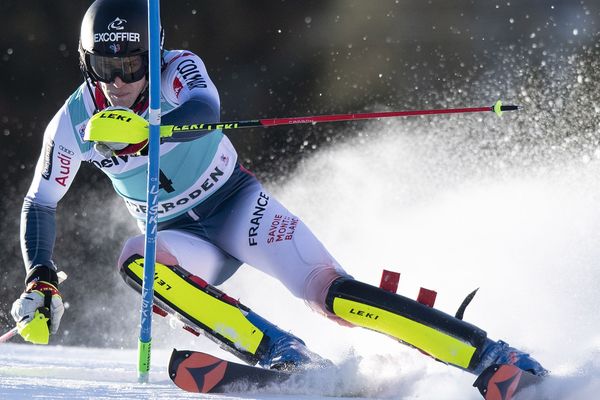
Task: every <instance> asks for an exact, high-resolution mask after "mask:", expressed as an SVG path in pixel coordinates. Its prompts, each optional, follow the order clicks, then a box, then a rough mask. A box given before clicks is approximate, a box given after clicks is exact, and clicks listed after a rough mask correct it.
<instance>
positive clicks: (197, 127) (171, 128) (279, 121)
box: [160, 100, 519, 138]
mask: <svg viewBox="0 0 600 400" xmlns="http://www.w3.org/2000/svg"><path fill="white" fill-rule="evenodd" d="M518 109H519V106H515V105H506V106H505V105H502V101H500V100H498V101H497V102H496V103H495V104H494V105H493V106H487V107H467V108H442V109H430V110H409V111H385V112H372V113H357V114H332V115H314V116H306V117H290V118H265V119H252V120H246V121H226V122H217V123H210V124H204V123H198V124H190V125H163V126H161V127H160V135H161V137H163V138H164V137H170V136H172V135H173V134H175V133H177V135H178V136H181V134H185V133H186V132H189V133H197V132H201V131H210V130H213V129H221V130H232V129H241V128H256V127H270V126H278V125H279V126H280V125H296V124H317V123H321V122H338V121H357V120H367V119H378V118H397V117H411V116H419V115H436V114H465V113H478V112H493V113H496V114H497V115H498V116H501V115H502V113H503V112H504V111H515V110H518Z"/></svg>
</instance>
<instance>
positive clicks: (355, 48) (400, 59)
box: [0, 0, 600, 346]
mask: <svg viewBox="0 0 600 400" xmlns="http://www.w3.org/2000/svg"><path fill="white" fill-rule="evenodd" d="M89 4H90V2H89V1H79V0H69V1H53V2H47V1H35V2H27V1H2V2H1V3H0V30H1V31H0V137H1V146H0V160H1V165H0V180H1V183H2V192H3V196H2V198H1V200H0V202H1V207H0V221H1V223H2V230H1V231H0V232H1V233H0V239H1V251H0V330H1V331H6V330H8V329H10V327H11V326H12V325H13V322H12V319H11V317H10V315H9V311H10V305H11V303H12V301H13V300H14V299H15V298H16V297H18V295H19V294H20V292H21V291H22V286H23V278H24V271H23V267H22V261H21V253H20V249H19V240H18V238H19V218H20V208H21V204H22V199H23V196H24V195H25V193H26V191H27V188H28V186H29V182H30V179H31V177H32V173H33V170H34V167H35V163H36V160H37V157H38V154H39V151H40V146H41V142H42V135H43V131H44V128H45V124H46V123H47V122H48V121H49V120H50V118H51V117H52V116H53V114H54V113H55V112H56V110H57V109H58V108H59V107H60V106H61V105H62V104H63V102H64V101H65V100H66V98H67V97H68V96H69V95H70V93H71V92H72V91H73V90H74V89H75V88H76V87H77V86H78V85H79V84H80V82H81V75H80V72H79V69H78V55H77V42H78V34H79V23H80V20H81V17H82V16H83V14H84V12H85V10H86V9H87V7H88V6H89ZM599 22H600V5H599V4H598V2H597V1H592V0H583V1H567V0H563V1H551V0H550V1H549V0H519V1H501V2H500V1H482V0H473V1H447V0H430V1H426V0H414V1H408V0H396V1H390V0H376V1H367V0H363V1H358V0H337V1H333V0H328V1H323V0H319V1H311V0H304V1H289V0H288V1H285V0H279V1H275V0H273V1H256V0H255V1H227V0H225V1H223V0H221V1H213V0H202V1H166V0H163V1H162V24H163V26H164V28H165V32H166V39H165V47H166V48H172V49H183V48H185V49H190V50H192V51H194V52H196V53H197V54H199V55H200V56H201V57H202V58H203V60H204V61H205V64H206V66H207V68H208V71H209V74H210V76H211V78H212V79H213V81H214V82H215V84H216V85H217V88H219V90H220V94H221V103H222V119H223V120H238V119H255V118H264V117H287V116H302V115H313V114H329V113H349V112H365V111H384V110H402V109H411V108H438V107H463V106H464V107H469V106H484V105H491V104H492V103H493V102H494V101H495V100H496V99H497V98H500V97H501V98H503V100H505V101H507V102H509V103H510V102H515V103H519V104H523V103H526V105H527V106H528V107H529V111H530V112H534V113H538V114H539V115H540V120H539V121H537V120H535V119H534V120H533V125H531V124H532V122H531V121H532V120H531V119H530V120H528V123H529V124H530V125H531V126H528V127H527V129H521V130H520V131H519V125H518V124H519V120H517V126H516V128H515V130H516V131H517V132H516V133H515V132H513V134H515V135H517V139H518V140H517V142H519V143H520V144H521V145H522V146H526V145H527V143H529V142H531V140H532V132H534V131H535V132H536V134H537V135H538V136H537V138H539V137H541V135H544V138H548V137H550V138H552V140H553V142H552V143H563V146H573V145H575V144H573V141H570V142H569V143H570V144H568V145H564V143H566V142H565V141H564V140H563V139H564V138H567V137H569V136H572V135H574V134H575V131H577V132H582V131H585V132H588V133H590V132H592V133H595V132H596V131H597V118H596V117H595V116H594V114H595V113H597V112H598V111H597V109H595V108H594V106H593V103H594V102H595V100H597V97H598V95H597V92H598V91H597V90H596V88H597V84H596V82H597V81H598V75H599V72H598V64H597V60H598V54H599V53H600V51H599V48H598V45H599V35H598V33H597V32H598V31H599V27H600V25H599ZM565 75H566V78H565ZM579 76H582V77H584V78H581V79H580V78H578V77H579ZM578 79H580V80H579V81H578ZM557 82H560V85H559V84H557ZM590 87H591V89H592V90H590ZM581 93H585V96H582V95H581ZM584 100H585V101H584ZM581 107H589V110H590V113H589V114H590V115H589V118H584V119H583V120H582V119H581V118H577V119H575V117H573V116H572V115H575V114H574V113H571V111H572V110H574V109H578V108H581ZM559 111H560V115H561V119H560V120H558V119H557V118H558V117H557V115H558V114H559ZM542 117H543V118H542ZM521 122H522V121H521ZM522 123H523V124H524V123H525V122H522ZM363 126H364V125H363V124H362V123H339V124H320V125H315V126H295V127H278V128H270V129H268V130H267V129H253V130H248V131H239V132H236V133H232V134H230V135H229V136H230V137H231V139H232V141H233V142H234V143H235V144H236V146H237V149H238V152H239V155H240V159H241V160H242V162H243V163H244V164H245V165H246V166H247V167H249V168H251V169H253V170H254V171H255V172H256V173H257V174H258V175H259V176H260V177H261V178H263V179H264V180H265V181H266V182H268V183H269V184H270V185H277V184H278V183H279V182H281V181H282V180H283V179H285V177H286V176H288V175H289V174H290V173H292V172H293V171H294V169H295V168H296V167H297V166H298V165H299V164H300V163H302V162H304V160H305V159H306V155H308V154H310V153H311V152H314V151H317V150H318V149H319V148H322V147H323V146H333V145H335V144H336V143H338V142H340V141H342V140H344V141H347V140H352V138H353V137H355V136H357V135H361V134H362V128H363ZM573 128H575V129H573ZM432 129H435V127H433V126H432ZM519 132H520V133H519ZM519 135H520V136H519ZM534 136H535V135H534ZM588 139H589V140H588V143H593V144H597V139H596V138H595V137H594V138H591V139H590V138H588ZM575 142H577V140H576V141H575ZM487 145H488V146H489V145H490V144H489V143H488V144H487ZM496 146H498V145H496ZM488 150H489V148H488ZM119 203H120V200H118V199H116V196H115V195H114V193H112V190H111V187H110V184H109V181H108V179H107V178H105V177H104V176H103V175H102V174H101V173H99V172H98V171H95V170H94V169H93V168H92V167H90V166H87V165H86V166H84V167H83V168H82V169H81V170H80V172H79V175H78V176H77V178H76V182H75V183H74V185H73V187H72V189H71V190H70V192H69V193H68V194H67V196H66V197H65V198H64V199H63V201H62V202H61V203H60V204H59V208H58V238H57V243H56V248H55V259H56V262H57V264H58V265H59V266H60V268H61V269H63V270H65V271H66V272H67V273H69V275H70V278H69V280H68V281H67V282H65V283H64V284H63V286H62V287H61V289H62V291H63V294H64V298H65V300H66V301H67V302H68V303H69V309H68V310H67V313H66V315H65V318H64V320H63V324H62V329H61V332H60V333H59V334H58V335H57V337H55V338H54V339H53V341H54V343H62V344H87V345H96V346H119V345H123V346H133V345H135V340H136V337H135V335H134V334H133V333H132V334H129V335H121V334H120V332H125V331H129V332H134V331H135V329H134V328H135V326H136V324H137V321H138V315H137V310H138V309H139V305H138V302H139V301H138V299H137V297H136V296H135V295H134V294H133V293H131V292H130V291H129V289H127V288H125V285H124V284H123V283H122V282H121V280H120V278H119V277H118V276H117V274H116V270H115V266H114V265H115V263H116V258H117V256H118V254H119V252H120V246H121V244H122V242H123V241H124V239H125V238H127V237H128V236H129V235H132V234H134V233H136V229H135V227H134V224H133V223H132V220H131V219H130V218H129V217H128V214H127V212H126V210H125V208H124V207H122V206H120V204H119ZM123 303H124V304H123ZM122 310H129V311H127V312H122ZM124 336H125V337H124ZM17 340H19V339H17Z"/></svg>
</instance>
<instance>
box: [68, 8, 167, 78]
mask: <svg viewBox="0 0 600 400" xmlns="http://www.w3.org/2000/svg"><path fill="white" fill-rule="evenodd" d="M162 39H163V32H162V29H161V44H160V47H161V51H162V41H163V40H162ZM79 56H80V61H81V67H82V69H83V71H84V72H85V73H86V74H87V76H89V77H90V78H91V79H92V81H100V82H107V83H109V82H112V81H113V80H114V79H115V77H117V76H118V77H119V78H121V79H122V80H123V81H124V82H126V83H131V82H135V81H138V80H140V79H142V78H143V77H144V76H146V74H147V73H148V3H147V1H146V0H96V1H95V2H94V3H92V5H91V6H90V8H88V10H87V12H86V13H85V16H84V17H83V21H82V22H81V35H80V38H79Z"/></svg>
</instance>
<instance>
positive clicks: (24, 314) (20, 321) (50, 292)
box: [11, 266, 65, 344]
mask: <svg viewBox="0 0 600 400" xmlns="http://www.w3.org/2000/svg"><path fill="white" fill-rule="evenodd" d="M38 270H41V272H40V271H38ZM36 271H37V273H36ZM40 276H46V277H50V278H53V277H56V272H55V271H54V270H50V269H49V268H48V267H45V266H41V267H38V268H36V269H35V270H34V273H33V274H32V277H30V279H33V280H31V281H30V282H29V283H28V284H27V287H26V288H25V291H24V292H23V294H21V296H20V297H19V298H18V299H17V300H15V302H14V303H13V305H12V309H11V315H12V317H13V318H14V320H15V321H16V322H17V327H18V329H19V334H21V336H23V338H24V339H25V340H27V341H30V342H32V343H39V344H46V343H48V333H49V332H51V333H52V334H55V333H56V332H57V331H58V326H59V325H60V320H61V318H62V316H63V314H64V312H65V307H64V305H63V301H62V297H61V295H60V292H59V291H58V289H57V285H58V279H57V278H56V279H48V280H52V281H53V282H52V283H50V282H47V281H43V280H40V279H39V277H40ZM41 321H43V322H45V323H46V324H47V325H44V324H42V323H41ZM44 328H45V331H44ZM48 328H49V332H48Z"/></svg>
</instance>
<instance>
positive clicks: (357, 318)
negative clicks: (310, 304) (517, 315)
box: [326, 278, 487, 370]
mask: <svg viewBox="0 0 600 400" xmlns="http://www.w3.org/2000/svg"><path fill="white" fill-rule="evenodd" d="M326 304H327V308H328V310H329V311H330V312H332V313H334V314H335V315H337V316H338V317H340V318H342V319H344V320H346V321H348V322H350V323H352V324H354V325H357V326H361V327H364V328H368V329H372V330H374V331H377V332H381V333H384V334H387V335H389V336H391V337H393V338H395V339H398V340H400V341H402V342H404V343H406V344H408V345H410V346H413V347H416V348H417V349H419V350H421V351H423V352H425V353H427V354H429V355H431V356H432V357H434V358H436V359H438V360H440V361H442V362H445V363H448V364H453V365H455V366H457V367H460V368H463V369H466V370H472V369H473V368H474V367H475V366H476V365H477V364H478V363H479V358H480V353H481V350H482V348H483V344H484V343H485V340H486V337H487V334H486V332H485V331H483V330H481V329H479V328H478V327H476V326H474V325H471V324H469V323H467V322H464V321H462V320H460V319H458V318H455V317H453V316H451V315H448V314H446V313H443V312H441V311H439V310H436V309H434V308H430V307H428V306H426V305H423V304H421V303H418V302H416V301H414V300H412V299H409V298H407V297H404V296H400V295H397V294H395V293H390V292H386V291H385V290H383V289H380V288H378V287H375V286H371V285H367V284H365V283H362V282H358V281H356V280H353V279H345V278H342V279H338V280H337V281H335V282H334V283H333V284H332V285H331V288H330V289H329V293H328V295H327V300H326Z"/></svg>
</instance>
